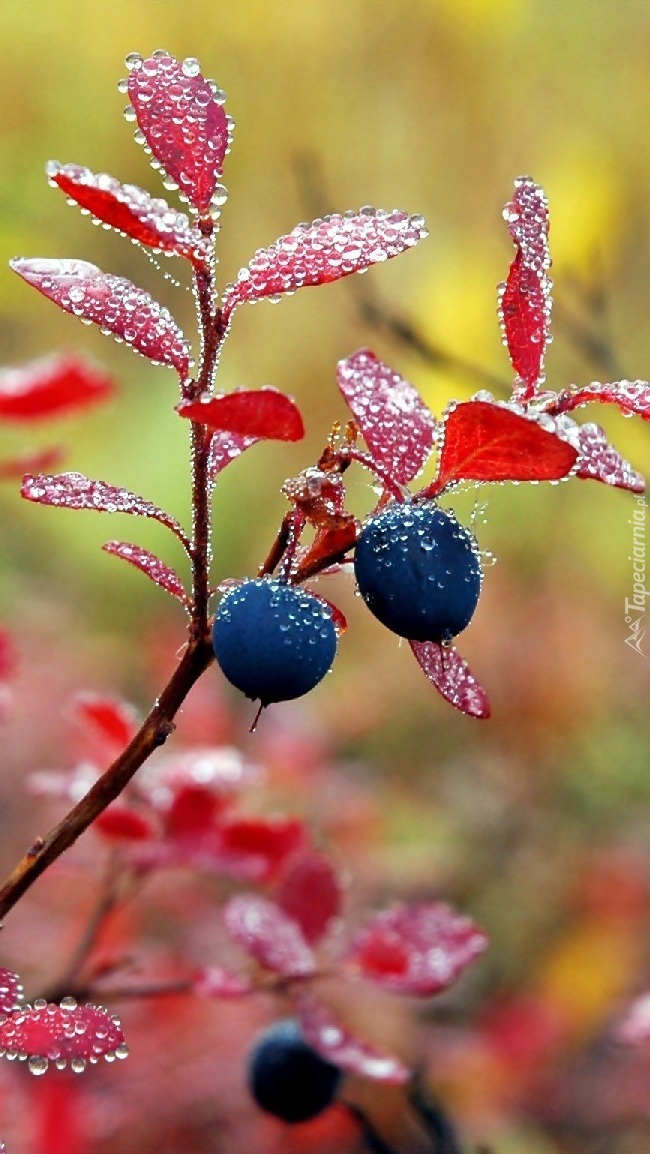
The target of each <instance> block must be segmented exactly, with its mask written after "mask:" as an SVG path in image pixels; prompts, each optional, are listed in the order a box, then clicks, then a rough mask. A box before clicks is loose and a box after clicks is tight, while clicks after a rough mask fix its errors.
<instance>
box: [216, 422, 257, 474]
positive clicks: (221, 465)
mask: <svg viewBox="0 0 650 1154" xmlns="http://www.w3.org/2000/svg"><path fill="white" fill-rule="evenodd" d="M259 439H260V438H259V437H242V436H240V434H239V433H228V432H225V431H222V432H217V433H215V434H214V436H213V438H212V441H211V442H210V457H209V461H208V469H209V475H210V479H211V480H212V481H214V480H215V479H216V478H217V477H218V476H219V473H220V472H221V470H222V469H225V467H226V465H229V464H230V462H231V461H234V460H235V459H236V458H237V457H239V456H241V454H242V453H243V452H244V451H245V450H246V449H249V448H250V446H251V445H255V444H257V442H258V441H259Z"/></svg>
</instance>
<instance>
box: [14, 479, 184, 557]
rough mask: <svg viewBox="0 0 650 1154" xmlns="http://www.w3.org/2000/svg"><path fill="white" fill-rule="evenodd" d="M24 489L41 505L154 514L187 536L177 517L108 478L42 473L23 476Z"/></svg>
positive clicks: (154, 518)
mask: <svg viewBox="0 0 650 1154" xmlns="http://www.w3.org/2000/svg"><path fill="white" fill-rule="evenodd" d="M21 493H22V495H23V497H25V498H26V500H27V501H35V502H36V504H38V505H54V506H56V507H57V508H63V509H94V510H95V511H96V512H97V513H129V514H131V515H132V516H134V517H151V518H152V519H153V520H154V521H159V522H160V524H161V525H165V526H166V527H167V528H168V529H171V531H172V533H174V534H175V535H176V537H178V538H179V539H180V540H181V541H182V542H183V543H184V544H185V543H186V542H187V537H186V535H185V533H184V531H183V529H182V528H181V526H180V525H179V524H178V521H177V520H176V519H175V517H172V516H171V515H170V514H169V513H165V512H164V511H163V510H162V509H159V508H158V506H157V505H152V504H151V502H150V501H145V499H144V497H138V496H137V494H135V493H130V492H129V490H128V489H119V488H116V487H115V486H114V485H108V484H107V483H106V481H92V480H91V479H90V477H85V476H84V474H83V473H54V474H48V473H39V474H38V475H37V476H35V477H33V476H32V475H31V474H29V473H28V474H27V476H26V477H25V478H24V479H23V484H22V488H21Z"/></svg>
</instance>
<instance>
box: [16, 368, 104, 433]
mask: <svg viewBox="0 0 650 1154" xmlns="http://www.w3.org/2000/svg"><path fill="white" fill-rule="evenodd" d="M113 391H114V387H113V380H112V378H111V377H110V376H109V375H108V373H106V372H104V370H103V369H99V368H97V367H96V366H95V365H93V364H92V362H91V361H88V360H85V359H84V358H83V357H80V356H77V355H76V354H74V353H67V354H62V355H61V356H55V357H46V358H44V359H43V360H38V361H32V362H31V363H30V364H28V365H22V366H21V367H20V368H17V369H5V370H4V371H3V372H0V419H2V420H8V421H38V420H41V419H42V418H44V417H52V416H58V415H59V414H60V413H64V412H66V413H67V412H71V411H74V410H76V409H83V408H87V407H88V405H93V404H96V402H97V401H104V400H106V399H107V398H108V397H110V396H112V394H113Z"/></svg>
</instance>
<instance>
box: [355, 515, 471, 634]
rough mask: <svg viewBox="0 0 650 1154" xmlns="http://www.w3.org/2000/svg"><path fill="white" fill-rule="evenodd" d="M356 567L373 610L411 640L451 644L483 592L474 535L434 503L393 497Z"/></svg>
mask: <svg viewBox="0 0 650 1154" xmlns="http://www.w3.org/2000/svg"><path fill="white" fill-rule="evenodd" d="M354 571H355V575H356V579H357V585H358V587H359V592H360V593H361V596H362V597H363V599H364V601H365V603H366V605H367V606H368V608H369V609H370V611H371V613H373V614H374V615H375V617H376V618H377V619H378V620H379V621H381V623H382V625H385V626H386V628H387V629H390V630H392V632H393V633H397V634H398V635H399V636H400V637H406V638H408V639H409V640H410V641H437V642H444V641H450V640H451V638H452V637H455V636H456V634H457V633H461V632H462V630H463V629H465V628H466V626H467V625H469V622H470V621H471V619H472V616H473V614H474V610H475V609H476V606H477V603H478V599H479V594H480V592H481V578H482V573H481V564H480V559H479V554H478V548H477V545H476V541H475V539H474V537H473V536H472V534H471V533H470V532H469V530H468V529H466V528H465V527H464V526H463V525H461V524H459V522H458V521H457V520H456V518H455V517H454V516H453V514H452V513H449V512H446V511H445V510H443V509H440V508H439V507H438V506H437V505H435V504H433V503H432V502H427V503H422V504H415V503H413V502H404V503H397V502H394V503H393V504H391V505H388V506H387V507H386V508H384V509H382V510H381V511H380V512H379V513H376V514H374V515H372V516H371V517H370V518H369V519H368V521H367V522H366V524H365V525H364V527H363V529H362V531H361V534H360V536H359V539H358V541H357V545H356V550H355V557H354Z"/></svg>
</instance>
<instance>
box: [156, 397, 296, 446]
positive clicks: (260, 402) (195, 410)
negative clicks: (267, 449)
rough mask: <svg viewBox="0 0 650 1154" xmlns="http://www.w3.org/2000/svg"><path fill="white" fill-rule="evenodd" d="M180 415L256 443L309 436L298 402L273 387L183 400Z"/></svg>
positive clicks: (179, 408) (293, 439) (179, 409)
mask: <svg viewBox="0 0 650 1154" xmlns="http://www.w3.org/2000/svg"><path fill="white" fill-rule="evenodd" d="M176 412H177V413H179V414H180V416H181V417H187V418H188V420H190V421H199V422H200V423H201V424H202V425H207V426H208V428H210V429H216V430H218V431H220V432H222V431H225V432H228V433H235V434H237V436H240V437H255V439H256V440H271V441H299V440H301V438H302V437H304V435H305V429H304V426H303V423H302V417H301V415H300V410H299V408H298V406H297V405H296V402H295V401H294V400H293V398H292V397H289V396H287V394H286V393H282V392H280V390H279V389H274V388H273V387H272V386H271V385H267V386H266V387H265V388H262V389H237V390H236V391H235V392H234V393H222V394H221V395H219V396H217V397H206V398H205V399H203V400H200V401H183V402H182V403H181V404H180V405H178V406H177V408H176Z"/></svg>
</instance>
